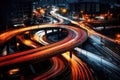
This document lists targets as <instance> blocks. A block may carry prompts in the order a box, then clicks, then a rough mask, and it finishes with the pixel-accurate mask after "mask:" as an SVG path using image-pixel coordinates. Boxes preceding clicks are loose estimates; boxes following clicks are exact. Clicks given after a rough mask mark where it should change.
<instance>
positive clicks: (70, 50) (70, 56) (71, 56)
mask: <svg viewBox="0 0 120 80" xmlns="http://www.w3.org/2000/svg"><path fill="white" fill-rule="evenodd" d="M70 58H72V51H71V50H70Z"/></svg>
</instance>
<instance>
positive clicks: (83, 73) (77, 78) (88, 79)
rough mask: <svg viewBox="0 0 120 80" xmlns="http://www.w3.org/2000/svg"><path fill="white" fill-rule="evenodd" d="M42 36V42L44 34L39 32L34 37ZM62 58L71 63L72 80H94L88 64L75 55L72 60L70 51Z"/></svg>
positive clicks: (46, 43)
mask: <svg viewBox="0 0 120 80" xmlns="http://www.w3.org/2000/svg"><path fill="white" fill-rule="evenodd" d="M41 34H42V36H41V37H40V38H41V39H39V40H42V39H43V35H45V33H44V32H43V33H39V32H37V33H36V35H34V36H36V37H37V36H40V35H41ZM42 41H43V40H42ZM38 42H41V41H38ZM42 44H43V45H48V44H49V43H48V42H46V41H44V42H42ZM62 56H63V57H64V58H65V59H66V60H68V62H69V63H70V67H71V69H72V76H71V80H94V78H93V76H92V73H91V71H90V70H89V68H88V67H87V66H86V64H85V63H84V62H83V61H81V60H80V59H79V58H78V57H76V56H75V55H74V54H72V58H70V53H69V51H68V52H66V53H63V54H62Z"/></svg>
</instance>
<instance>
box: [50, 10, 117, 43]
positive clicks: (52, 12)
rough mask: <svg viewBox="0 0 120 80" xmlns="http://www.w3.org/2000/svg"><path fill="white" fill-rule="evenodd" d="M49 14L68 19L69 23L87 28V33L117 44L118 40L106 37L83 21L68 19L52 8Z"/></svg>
mask: <svg viewBox="0 0 120 80" xmlns="http://www.w3.org/2000/svg"><path fill="white" fill-rule="evenodd" d="M51 14H52V15H54V16H57V18H62V19H65V20H68V21H70V22H71V23H73V24H76V25H78V26H80V27H81V28H83V29H85V30H87V32H88V34H89V35H97V36H99V37H101V38H103V39H107V40H109V41H111V42H114V43H117V44H119V41H118V40H114V39H112V38H109V37H107V36H104V35H102V34H100V33H98V32H95V31H94V30H93V29H91V28H90V27H89V26H87V25H86V24H85V23H84V22H80V23H79V22H76V21H74V20H71V19H69V18H67V17H63V16H61V15H59V14H57V13H56V11H55V10H54V11H51Z"/></svg>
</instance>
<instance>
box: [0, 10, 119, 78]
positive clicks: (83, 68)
mask: <svg viewBox="0 0 120 80" xmlns="http://www.w3.org/2000/svg"><path fill="white" fill-rule="evenodd" d="M50 13H51V15H52V16H53V17H55V18H57V19H58V20H59V22H58V23H54V24H43V25H35V26H30V27H24V28H20V29H16V30H12V31H8V32H5V33H3V34H1V35H0V45H4V44H5V43H6V42H7V41H9V40H10V39H11V38H12V37H14V36H16V35H18V36H17V38H18V39H19V40H20V41H21V42H22V43H23V44H25V45H27V46H29V47H32V48H34V49H31V50H27V51H22V52H17V53H15V54H11V55H7V56H2V57H0V67H1V69H2V67H4V66H9V65H12V64H16V63H22V62H27V61H32V60H37V59H39V60H40V61H43V60H45V59H48V58H49V59H50V60H51V62H52V63H53V64H54V65H53V66H52V67H51V68H50V69H49V70H48V71H47V72H45V73H43V74H42V75H39V76H36V77H34V78H33V79H34V80H48V79H54V78H53V77H54V76H55V75H58V74H60V73H66V72H67V70H69V68H70V69H71V72H69V73H71V77H70V80H79V79H80V80H94V77H95V76H93V74H94V72H93V71H92V70H91V69H90V68H89V67H88V66H87V64H85V63H84V62H83V61H82V60H81V59H79V58H78V57H77V56H76V55H75V54H72V58H70V54H71V53H70V51H69V50H71V49H74V50H77V51H78V52H80V51H82V50H81V49H80V48H78V47H77V46H79V45H82V43H83V42H85V41H86V40H87V37H88V36H91V35H98V36H100V37H102V38H105V39H107V40H110V41H112V42H114V43H117V42H116V41H115V40H113V39H110V38H108V37H106V36H103V35H101V34H99V33H96V32H95V31H93V30H92V29H90V28H89V27H87V26H86V25H85V24H86V23H84V22H80V23H79V22H76V21H73V20H70V19H68V18H66V17H63V16H61V15H59V14H57V13H56V12H55V10H54V11H51V12H50ZM63 19H64V20H67V21H70V22H71V23H73V24H75V25H78V26H80V27H81V28H77V27H74V26H69V25H63V24H62V23H63V22H64V20H63ZM56 27H57V28H58V29H61V30H62V29H65V30H66V31H67V33H68V35H67V36H66V37H65V38H64V39H63V40H61V41H58V42H50V41H49V40H46V39H44V38H43V37H44V36H45V35H46V33H45V30H47V29H48V31H49V30H52V29H54V28H55V29H56ZM36 29H39V30H40V31H38V32H36V33H35V34H34V37H33V38H34V40H35V41H37V42H38V43H41V44H43V45H45V46H43V47H40V46H39V45H38V44H36V43H34V42H33V41H32V40H26V39H25V38H24V37H23V35H19V34H22V33H23V32H25V31H32V30H36ZM83 29H84V30H83ZM48 31H47V33H48V34H49V33H51V32H48ZM56 32H57V31H56ZM87 32H88V33H87ZM51 43H52V44H51ZM75 47H76V48H75ZM84 52H86V51H82V52H81V53H84ZM60 54H62V58H61V57H59V56H58V55H60ZM90 54H91V53H90ZM88 56H90V55H89V53H88ZM90 57H91V56H90ZM92 57H93V56H92ZM63 58H64V59H63ZM93 58H95V57H93ZM115 58H116V55H115ZM97 59H98V61H99V58H97ZM118 59H119V57H118ZM103 63H106V64H109V65H110V66H111V65H113V64H111V63H109V62H107V61H105V60H103ZM112 67H114V66H112ZM116 69H117V70H119V68H118V67H117V68H116ZM62 76H63V75H62ZM69 76H70V75H69ZM61 79H63V80H64V79H65V77H63V78H61ZM65 80H66V79H65Z"/></svg>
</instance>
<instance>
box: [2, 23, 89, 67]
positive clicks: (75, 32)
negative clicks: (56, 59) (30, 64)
mask: <svg viewBox="0 0 120 80" xmlns="http://www.w3.org/2000/svg"><path fill="white" fill-rule="evenodd" d="M51 26H53V27H56V26H57V27H58V26H60V28H65V29H67V30H68V31H69V35H68V36H67V38H65V39H63V40H62V41H59V42H57V43H54V44H51V45H48V46H44V47H42V48H36V49H32V50H28V51H23V52H19V53H16V54H11V55H8V56H3V57H0V66H7V65H10V64H15V63H20V62H24V61H29V60H33V59H37V58H39V59H40V60H44V59H45V58H50V57H52V56H55V55H58V53H59V54H60V52H63V51H66V50H68V49H70V48H74V47H75V46H78V45H79V44H81V43H83V42H84V41H85V40H86V36H87V34H86V32H85V31H83V30H81V29H79V28H76V27H73V26H67V25H57V24H49V25H40V26H32V27H26V28H23V29H18V30H15V31H12V32H11V31H10V32H6V33H7V35H6V36H4V38H3V39H6V38H9V37H11V36H9V35H12V34H13V35H15V34H18V33H20V32H23V31H26V30H32V29H38V28H41V29H42V28H49V27H51ZM6 33H3V34H6ZM8 33H10V34H9V35H8ZM3 34H1V35H0V37H1V36H3ZM4 42H6V41H5V40H4ZM4 42H3V43H4ZM29 53H31V54H29Z"/></svg>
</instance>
